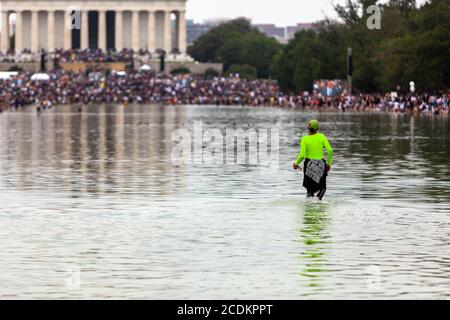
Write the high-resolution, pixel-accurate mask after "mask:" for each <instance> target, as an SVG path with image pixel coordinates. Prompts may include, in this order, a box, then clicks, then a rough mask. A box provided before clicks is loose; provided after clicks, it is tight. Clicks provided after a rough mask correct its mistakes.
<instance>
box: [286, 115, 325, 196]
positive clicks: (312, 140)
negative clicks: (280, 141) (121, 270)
mask: <svg viewBox="0 0 450 320" xmlns="http://www.w3.org/2000/svg"><path fill="white" fill-rule="evenodd" d="M308 131H309V134H308V135H306V136H304V137H303V138H302V140H301V142H300V154H299V155H298V158H297V160H296V161H295V162H294V163H293V164H292V167H293V168H294V170H297V169H299V168H300V163H302V161H303V160H305V163H304V166H303V173H304V178H303V187H305V188H306V190H307V197H308V198H310V197H314V194H315V193H316V192H318V193H317V197H318V198H319V200H322V198H323V196H324V195H325V191H326V190H327V175H328V172H329V171H330V170H331V165H332V164H333V149H332V148H331V145H330V143H329V142H328V139H327V138H326V137H325V135H323V134H322V133H319V132H318V131H319V121H317V120H311V121H309V123H308ZM323 149H326V150H327V154H328V159H327V160H326V161H325V159H324V155H323Z"/></svg>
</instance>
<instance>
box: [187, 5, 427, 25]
mask: <svg viewBox="0 0 450 320" xmlns="http://www.w3.org/2000/svg"><path fill="white" fill-rule="evenodd" d="M423 1H425V0H418V3H421V2H423ZM345 2H346V0H188V1H187V16H188V18H189V19H194V20H195V21H197V22H202V21H203V20H204V19H207V18H219V17H226V18H236V17H242V16H244V17H248V18H251V19H252V21H253V23H275V24H276V25H279V26H287V25H295V24H297V23H298V22H314V21H317V20H320V19H322V18H324V17H325V16H331V17H335V16H336V15H335V13H334V10H333V4H344V3H345ZM383 2H386V0H384V1H383Z"/></svg>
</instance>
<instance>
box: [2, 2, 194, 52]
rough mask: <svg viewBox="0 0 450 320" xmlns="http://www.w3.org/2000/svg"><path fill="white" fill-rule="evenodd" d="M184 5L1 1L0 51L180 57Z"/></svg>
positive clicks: (169, 3)
mask: <svg viewBox="0 0 450 320" xmlns="http://www.w3.org/2000/svg"><path fill="white" fill-rule="evenodd" d="M186 1H187V0H123V1H121V0H70V1H69V0H38V1H32V0H0V9H1V36H0V49H1V51H2V52H6V51H8V50H14V51H15V52H16V53H17V52H22V51H23V50H25V49H27V50H30V51H31V52H37V51H39V50H40V49H45V50H47V51H49V52H51V51H53V50H55V49H59V48H61V49H85V48H93V49H97V48H99V49H102V50H108V49H116V50H121V49H124V48H127V49H133V50H135V51H138V50H140V49H143V50H148V51H150V52H155V51H157V50H158V49H162V50H164V51H166V52H167V53H170V52H179V53H181V54H184V53H185V52H186ZM13 35H15V37H14V41H10V38H11V37H12V36H13Z"/></svg>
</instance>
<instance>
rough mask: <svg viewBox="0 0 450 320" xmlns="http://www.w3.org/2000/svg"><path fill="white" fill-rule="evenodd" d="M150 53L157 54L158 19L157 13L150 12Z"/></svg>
mask: <svg viewBox="0 0 450 320" xmlns="http://www.w3.org/2000/svg"><path fill="white" fill-rule="evenodd" d="M147 43H148V51H150V52H155V50H156V19H155V12H154V11H149V12H148V41H147Z"/></svg>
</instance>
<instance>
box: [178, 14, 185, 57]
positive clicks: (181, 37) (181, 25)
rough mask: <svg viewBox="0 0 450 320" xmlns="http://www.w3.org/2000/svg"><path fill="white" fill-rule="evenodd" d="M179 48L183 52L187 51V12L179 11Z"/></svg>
mask: <svg viewBox="0 0 450 320" xmlns="http://www.w3.org/2000/svg"><path fill="white" fill-rule="evenodd" d="M177 26H178V32H177V34H178V49H179V50H180V52H181V53H186V46H187V34H186V12H185V11H180V12H178V24H177Z"/></svg>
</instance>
